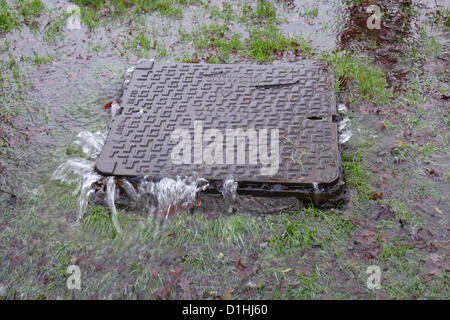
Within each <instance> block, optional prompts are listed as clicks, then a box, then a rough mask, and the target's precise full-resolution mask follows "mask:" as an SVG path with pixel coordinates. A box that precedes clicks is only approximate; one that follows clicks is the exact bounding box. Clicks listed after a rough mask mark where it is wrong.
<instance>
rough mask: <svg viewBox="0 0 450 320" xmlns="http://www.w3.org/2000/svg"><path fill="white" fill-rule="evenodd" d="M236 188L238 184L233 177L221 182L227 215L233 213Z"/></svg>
mask: <svg viewBox="0 0 450 320" xmlns="http://www.w3.org/2000/svg"><path fill="white" fill-rule="evenodd" d="M237 187H238V183H237V181H236V180H234V178H233V176H228V177H226V178H225V179H224V180H223V183H222V190H221V193H222V196H223V198H224V200H225V203H226V205H227V213H233V206H234V204H235V203H236V200H237Z"/></svg>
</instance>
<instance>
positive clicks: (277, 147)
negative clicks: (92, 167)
mask: <svg viewBox="0 0 450 320" xmlns="http://www.w3.org/2000/svg"><path fill="white" fill-rule="evenodd" d="M333 81H334V80H333V76H332V74H331V73H330V72H329V71H328V70H327V68H326V67H325V66H324V65H323V64H321V63H319V62H315V61H310V60H304V61H301V62H298V63H296V64H289V65H272V66H268V65H241V64H236V65H215V64H184V63H157V62H145V63H142V64H140V65H138V66H137V67H136V69H135V71H134V73H133V75H132V78H131V80H130V83H129V85H128V87H127V89H126V90H125V92H124V95H123V97H122V107H123V110H122V112H121V114H119V115H117V116H116V117H115V118H114V120H113V122H112V124H111V130H110V132H109V134H108V137H107V140H106V143H105V145H104V147H103V150H102V152H101V154H100V156H99V158H98V161H97V170H98V171H99V172H100V173H102V174H104V175H115V176H132V177H136V176H144V175H149V176H153V177H155V179H158V178H162V177H166V176H177V175H179V176H189V175H198V176H201V177H203V178H205V179H208V180H210V181H222V180H223V179H224V178H226V177H227V176H229V175H233V177H234V178H235V179H236V180H237V181H239V186H240V187H241V186H242V187H245V186H247V187H248V188H249V189H251V190H253V191H258V189H261V190H263V189H264V190H269V189H271V186H274V185H276V186H278V187H275V188H274V189H277V190H285V189H287V188H291V189H292V188H295V187H300V188H301V187H312V186H313V185H315V186H317V185H319V186H322V187H325V186H333V185H335V184H336V183H337V182H338V181H339V177H340V153H339V144H338V131H337V124H336V123H335V122H333V116H335V115H337V111H336V101H335V95H334V89H333V88H334V83H333ZM280 186H281V187H280ZM283 186H285V188H283ZM260 187H261V188H260Z"/></svg>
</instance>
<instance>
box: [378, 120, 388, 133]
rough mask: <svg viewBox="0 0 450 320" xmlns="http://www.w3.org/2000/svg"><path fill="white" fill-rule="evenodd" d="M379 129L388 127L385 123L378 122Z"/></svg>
mask: <svg viewBox="0 0 450 320" xmlns="http://www.w3.org/2000/svg"><path fill="white" fill-rule="evenodd" d="M377 129H378V131H383V130H384V129H386V126H385V125H384V124H383V123H381V122H378V123H377Z"/></svg>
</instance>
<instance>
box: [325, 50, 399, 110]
mask: <svg viewBox="0 0 450 320" xmlns="http://www.w3.org/2000/svg"><path fill="white" fill-rule="evenodd" d="M322 58H323V59H325V60H327V61H329V62H330V63H331V66H332V68H333V71H334V73H335V78H336V85H335V87H336V90H337V91H338V92H339V91H341V90H342V89H343V88H344V87H346V85H347V84H348V83H349V82H354V83H355V88H353V89H352V92H351V95H352V100H353V101H354V102H358V101H362V100H369V101H372V102H375V103H377V104H383V103H386V102H387V101H389V99H390V98H392V97H393V94H392V90H391V89H390V88H389V87H388V84H387V81H386V77H385V75H384V72H383V70H382V69H380V68H379V67H377V66H375V65H374V64H373V63H372V61H371V60H370V58H369V57H367V56H358V55H356V54H355V53H351V52H348V51H339V52H335V53H334V54H326V55H323V56H322Z"/></svg>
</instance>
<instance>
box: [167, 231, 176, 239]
mask: <svg viewBox="0 0 450 320" xmlns="http://www.w3.org/2000/svg"><path fill="white" fill-rule="evenodd" d="M167 236H168V237H169V238H174V239H175V232H171V233H169V234H168V235H167Z"/></svg>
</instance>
